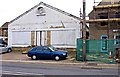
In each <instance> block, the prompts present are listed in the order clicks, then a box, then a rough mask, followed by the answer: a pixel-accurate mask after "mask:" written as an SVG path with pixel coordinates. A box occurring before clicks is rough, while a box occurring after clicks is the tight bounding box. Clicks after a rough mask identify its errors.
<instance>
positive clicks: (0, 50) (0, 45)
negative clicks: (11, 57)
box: [0, 44, 7, 53]
mask: <svg viewBox="0 0 120 77" xmlns="http://www.w3.org/2000/svg"><path fill="white" fill-rule="evenodd" d="M3 52H7V48H6V47H5V46H4V45H3V44H0V53H3Z"/></svg>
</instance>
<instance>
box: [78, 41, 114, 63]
mask: <svg viewBox="0 0 120 77" xmlns="http://www.w3.org/2000/svg"><path fill="white" fill-rule="evenodd" d="M82 48H83V40H82V39H77V49H76V60H78V61H83V56H82V55H83V49H82ZM114 55H115V40H86V59H87V61H98V62H106V63H114Z"/></svg>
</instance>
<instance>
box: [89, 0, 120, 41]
mask: <svg viewBox="0 0 120 77" xmlns="http://www.w3.org/2000/svg"><path fill="white" fill-rule="evenodd" d="M89 18H90V20H89V21H88V22H89V24H90V25H89V33H90V39H120V0H102V1H101V2H100V3H99V4H98V5H97V6H94V8H93V10H92V11H91V13H89Z"/></svg>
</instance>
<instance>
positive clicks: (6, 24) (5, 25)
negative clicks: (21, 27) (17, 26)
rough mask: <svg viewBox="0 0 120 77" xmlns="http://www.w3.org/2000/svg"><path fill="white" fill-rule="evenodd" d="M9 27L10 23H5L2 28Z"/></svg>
mask: <svg viewBox="0 0 120 77" xmlns="http://www.w3.org/2000/svg"><path fill="white" fill-rule="evenodd" d="M8 25H9V22H5V23H4V24H3V25H2V26H1V28H8Z"/></svg>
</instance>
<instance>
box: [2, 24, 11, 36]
mask: <svg viewBox="0 0 120 77" xmlns="http://www.w3.org/2000/svg"><path fill="white" fill-rule="evenodd" d="M8 25H9V22H5V23H4V24H3V25H2V26H1V27H0V36H2V37H8Z"/></svg>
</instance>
